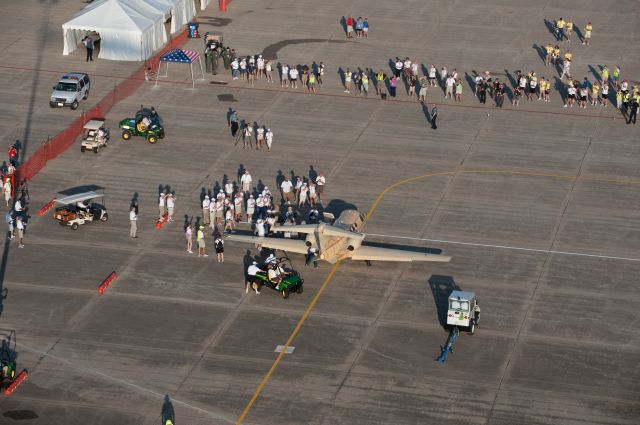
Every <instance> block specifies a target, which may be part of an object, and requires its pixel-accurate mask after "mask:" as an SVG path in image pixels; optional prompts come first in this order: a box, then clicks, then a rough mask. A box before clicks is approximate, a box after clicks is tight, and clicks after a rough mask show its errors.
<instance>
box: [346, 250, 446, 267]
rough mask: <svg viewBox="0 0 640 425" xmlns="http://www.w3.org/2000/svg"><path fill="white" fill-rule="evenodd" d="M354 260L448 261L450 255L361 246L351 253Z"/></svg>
mask: <svg viewBox="0 0 640 425" xmlns="http://www.w3.org/2000/svg"><path fill="white" fill-rule="evenodd" d="M351 259H353V260H371V261H436V262H441V263H448V262H449V261H451V257H449V256H448V255H438V254H426V253H424V252H414V251H405V250H401V249H391V248H378V247H374V246H360V247H359V248H357V249H356V250H355V251H354V252H353V254H352V255H351Z"/></svg>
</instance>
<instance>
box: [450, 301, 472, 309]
mask: <svg viewBox="0 0 640 425" xmlns="http://www.w3.org/2000/svg"><path fill="white" fill-rule="evenodd" d="M449 309H450V310H462V311H469V301H460V300H449Z"/></svg>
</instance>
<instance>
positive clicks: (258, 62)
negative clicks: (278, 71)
mask: <svg viewBox="0 0 640 425" xmlns="http://www.w3.org/2000/svg"><path fill="white" fill-rule="evenodd" d="M256 66H257V67H258V78H260V77H261V76H263V75H264V59H263V58H262V55H258V59H257V60H256Z"/></svg>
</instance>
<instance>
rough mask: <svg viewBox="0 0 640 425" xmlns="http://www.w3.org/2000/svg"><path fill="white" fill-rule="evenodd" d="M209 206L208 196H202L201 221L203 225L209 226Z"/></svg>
mask: <svg viewBox="0 0 640 425" xmlns="http://www.w3.org/2000/svg"><path fill="white" fill-rule="evenodd" d="M209 205H211V201H210V200H209V196H208V195H204V199H203V200H202V221H203V222H204V224H209Z"/></svg>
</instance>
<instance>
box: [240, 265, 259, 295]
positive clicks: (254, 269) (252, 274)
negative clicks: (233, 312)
mask: <svg viewBox="0 0 640 425" xmlns="http://www.w3.org/2000/svg"><path fill="white" fill-rule="evenodd" d="M261 271H263V270H262V269H260V267H258V262H256V261H254V262H253V263H252V264H251V265H250V266H249V268H248V269H247V281H246V282H245V283H244V293H245V294H248V293H249V287H251V289H253V290H254V291H255V293H256V294H259V293H260V285H259V284H258V282H257V280H256V273H258V272H261Z"/></svg>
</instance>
